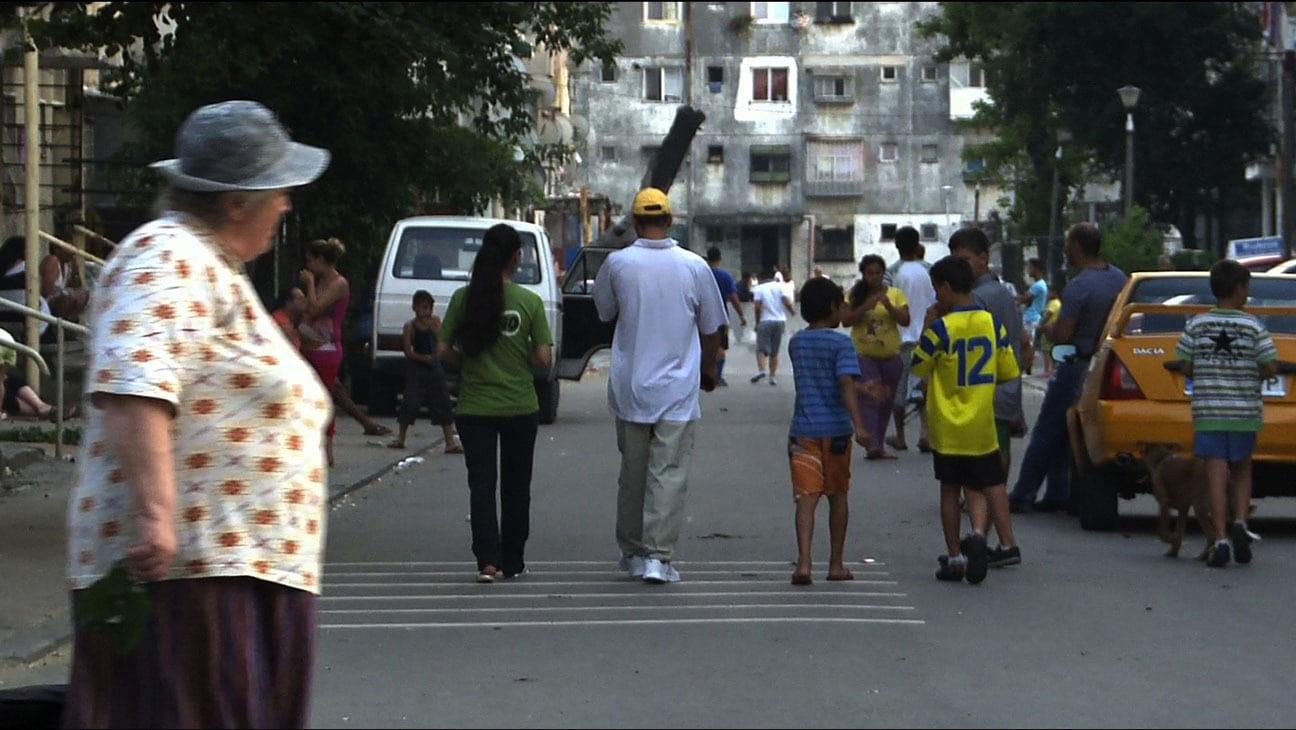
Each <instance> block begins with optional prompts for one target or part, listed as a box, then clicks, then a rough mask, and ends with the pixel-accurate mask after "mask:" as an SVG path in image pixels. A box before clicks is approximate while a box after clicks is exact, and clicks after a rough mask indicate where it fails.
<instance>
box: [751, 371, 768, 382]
mask: <svg viewBox="0 0 1296 730" xmlns="http://www.w3.org/2000/svg"><path fill="white" fill-rule="evenodd" d="M764 379H765V373H756V374H755V375H753V376H752V379H751V381H752V382H753V383H759V382H760V381H762V380H764Z"/></svg>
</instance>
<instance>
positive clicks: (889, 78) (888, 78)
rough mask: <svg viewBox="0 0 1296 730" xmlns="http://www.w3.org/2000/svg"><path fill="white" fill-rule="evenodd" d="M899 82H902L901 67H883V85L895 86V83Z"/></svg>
mask: <svg viewBox="0 0 1296 730" xmlns="http://www.w3.org/2000/svg"><path fill="white" fill-rule="evenodd" d="M899 80H900V67H899V66H883V67H882V81H883V83H888V84H894V83H895V82H897V81H899Z"/></svg>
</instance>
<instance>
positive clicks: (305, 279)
mask: <svg viewBox="0 0 1296 730" xmlns="http://www.w3.org/2000/svg"><path fill="white" fill-rule="evenodd" d="M297 278H298V280H300V281H301V283H302V286H306V287H312V286H315V274H313V273H312V272H311V270H310V269H302V270H301V272H300V273H298V274H297Z"/></svg>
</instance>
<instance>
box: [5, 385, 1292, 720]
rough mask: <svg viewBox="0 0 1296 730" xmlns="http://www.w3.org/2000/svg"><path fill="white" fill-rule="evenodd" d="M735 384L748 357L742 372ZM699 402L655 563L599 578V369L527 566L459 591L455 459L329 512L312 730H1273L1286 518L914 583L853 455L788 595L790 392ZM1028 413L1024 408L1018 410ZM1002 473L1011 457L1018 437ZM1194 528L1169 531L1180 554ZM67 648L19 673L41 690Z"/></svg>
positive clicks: (1053, 544)
mask: <svg viewBox="0 0 1296 730" xmlns="http://www.w3.org/2000/svg"><path fill="white" fill-rule="evenodd" d="M748 367H749V366H748ZM735 369H736V370H738V371H739V372H733V373H732V374H731V377H730V381H731V382H732V383H733V385H732V387H730V388H728V389H725V390H722V391H720V392H718V393H716V394H714V395H710V396H707V397H706V400H705V405H704V408H705V412H706V415H705V416H704V421H703V424H702V427H701V430H700V432H699V435H698V441H697V451H696V454H695V457H694V467H693V477H692V480H691V486H690V493H689V499H688V509H687V514H688V522H687V526H686V528H685V531H684V537H683V540H682V544H681V546H680V548H679V555H678V557H677V561H678V562H677V565H678V566H679V568H680V570H681V573H682V574H683V577H684V582H683V583H681V584H678V585H674V586H666V587H651V586H645V585H643V584H642V583H639V582H636V581H630V580H628V579H626V578H624V577H623V576H621V575H619V574H617V573H616V572H615V562H616V558H617V550H616V545H615V542H614V540H613V523H614V514H615V502H614V500H615V496H616V484H615V479H616V472H617V464H618V456H617V453H616V448H615V441H614V437H613V431H612V428H611V421H610V417H609V416H608V415H607V411H606V408H605V405H604V387H605V386H604V382H605V381H604V380H603V379H602V378H600V377H598V376H592V377H587V379H586V381H585V382H583V383H581V384H579V385H576V386H568V387H566V389H565V390H564V393H563V406H562V412H561V416H560V420H559V423H558V424H557V425H555V426H552V427H544V428H542V430H541V437H540V439H539V443H538V447H537V454H536V469H535V474H536V479H535V484H534V488H533V495H534V496H533V505H532V515H533V518H532V520H533V521H532V539H531V542H530V543H529V546H528V559H529V563H530V566H531V570H532V571H533V572H532V574H531V575H530V576H529V577H528V578H526V579H524V580H522V581H517V582H513V583H507V584H497V585H493V586H478V585H476V584H474V583H473V582H472V577H473V575H472V567H473V566H472V563H471V560H472V556H471V553H470V550H469V530H468V524H467V522H466V521H465V516H466V515H467V513H468V492H467V489H466V486H465V483H464V474H463V468H462V464H461V463H459V462H457V461H454V460H451V459H448V458H446V457H443V456H438V457H436V458H431V459H428V460H427V461H426V462H424V463H423V464H419V465H416V466H413V467H411V468H409V469H406V470H404V471H402V472H400V473H399V474H396V475H393V476H390V477H387V478H385V479H383V480H381V481H380V482H377V483H375V484H373V485H371V486H368V487H366V488H365V489H363V490H361V491H359V492H357V493H355V494H354V495H353V496H352V497H350V498H349V499H348V500H347V501H345V502H343V503H342V504H341V505H339V506H338V507H336V508H335V509H334V513H333V517H332V520H331V524H330V534H329V539H328V561H329V564H328V567H327V570H326V578H325V584H324V590H325V598H324V599H323V600H322V602H321V616H320V623H321V629H320V634H319V642H320V645H319V649H320V650H319V656H318V661H317V666H316V668H315V676H316V680H315V695H314V710H313V713H314V716H313V720H314V723H315V724H316V725H317V726H319V727H428V726H474V727H536V726H576V727H596V726H597V727H614V726H680V725H684V726H724V727H738V726H762V727H763V726H783V727H793V726H797V727H800V726H845V725H849V726H895V725H906V726H912V725H924V726H928V725H931V726H951V725H958V726H964V725H984V726H1092V725H1103V726H1112V725H1131V726H1191V727H1207V726H1209V727H1219V726H1290V725H1291V724H1292V721H1293V718H1294V717H1296V712H1294V710H1296V701H1293V699H1292V694H1291V691H1290V689H1289V686H1290V683H1291V680H1290V677H1291V674H1292V671H1291V670H1292V667H1293V656H1296V638H1294V636H1296V635H1294V634H1293V631H1292V629H1291V615H1292V606H1294V605H1296V583H1294V582H1293V581H1292V580H1291V579H1290V574H1289V573H1288V572H1287V568H1288V567H1289V566H1290V565H1292V561H1293V558H1296V523H1294V522H1293V519H1292V518H1296V503H1293V502H1292V501H1283V500H1270V501H1266V502H1262V503H1260V509H1259V518H1258V519H1257V520H1256V521H1255V527H1256V528H1257V530H1258V531H1259V532H1261V533H1262V534H1263V535H1264V536H1265V541H1264V542H1263V543H1261V544H1260V545H1258V546H1257V554H1256V561H1255V563H1254V564H1252V565H1251V566H1249V567H1245V568H1239V567H1230V568H1228V569H1226V570H1223V571H1210V570H1208V569H1207V568H1205V567H1203V565H1202V564H1200V563H1197V562H1195V561H1193V560H1191V559H1190V558H1182V559H1179V560H1170V559H1167V558H1164V557H1162V553H1163V551H1164V550H1163V546H1162V545H1161V544H1160V543H1158V542H1157V541H1156V538H1155V536H1154V534H1153V524H1152V520H1151V515H1152V513H1153V505H1152V503H1151V502H1150V501H1149V500H1147V499H1146V498H1143V499H1141V500H1140V501H1138V502H1135V503H1133V504H1131V503H1122V510H1123V514H1125V515H1127V516H1126V517H1124V518H1123V519H1122V524H1121V529H1120V530H1119V531H1117V532H1114V533H1103V534H1095V533H1085V532H1082V531H1081V530H1080V529H1079V527H1078V525H1077V524H1076V523H1075V521H1074V520H1072V519H1070V518H1066V517H1063V516H1049V515H1030V516H1025V517H1020V518H1018V521H1017V530H1018V536H1019V541H1020V543H1021V545H1022V548H1023V551H1024V556H1025V564H1024V565H1022V566H1021V567H1017V568H1011V569H1007V570H1003V571H994V572H992V573H991V575H990V577H989V579H988V580H987V581H986V582H985V583H984V584H982V585H980V586H977V587H971V586H968V585H966V584H957V585H950V584H942V583H938V582H937V581H936V580H935V579H934V577H933V573H934V571H935V568H936V563H935V557H936V555H937V554H938V553H939V552H940V550H941V549H942V545H943V543H942V540H941V534H940V528H939V524H938V515H937V502H938V491H937V488H936V485H935V483H934V481H933V479H932V476H931V466H930V462H929V460H928V459H927V458H925V457H923V456H921V455H919V454H918V453H917V452H916V451H910V452H907V453H905V454H904V455H903V457H902V458H901V459H900V460H898V461H895V462H889V463H865V462H863V461H862V460H857V462H856V469H855V478H854V481H853V491H852V496H851V507H852V510H853V514H852V519H851V527H850V536H849V540H848V544H847V555H848V557H849V558H850V559H851V560H852V561H853V568H854V570H855V572H856V576H857V578H858V580H857V581H855V582H854V583H849V584H843V583H832V584H830V583H827V582H825V581H824V580H823V578H824V573H825V572H826V563H825V562H824V559H825V558H826V550H827V534H826V507H823V508H821V513H820V522H819V528H820V529H819V534H817V536H816V549H817V550H818V551H819V552H818V554H817V555H818V558H819V559H818V561H817V562H816V566H815V573H816V584H815V585H814V586H813V587H809V588H793V587H792V586H790V585H788V578H789V576H790V573H791V563H790V561H791V559H792V557H793V556H794V554H795V545H794V540H793V532H792V515H793V513H792V500H791V490H790V487H789V482H788V476H787V464H786V456H785V450H784V443H785V438H786V430H787V423H788V416H789V414H790V411H791V405H792V387H791V378H790V377H787V378H784V379H783V380H782V384H781V385H780V387H779V388H777V389H776V388H771V387H769V386H768V385H764V384H761V385H749V384H748V383H747V382H746V379H745V377H743V374H742V372H741V370H742V367H741V365H739V366H738V367H737V368H735ZM1029 393H1030V394H1029V396H1028V403H1027V406H1028V408H1027V412H1028V414H1030V415H1031V416H1032V417H1033V414H1034V411H1035V409H1037V408H1038V403H1039V398H1040V396H1039V395H1038V393H1036V392H1035V391H1029ZM1014 446H1015V447H1016V452H1017V453H1016V456H1017V457H1018V458H1019V457H1020V454H1021V452H1022V451H1024V448H1025V442H1024V441H1016V442H1015V443H1014ZM1199 539H1200V537H1199V536H1198V535H1197V533H1195V532H1190V534H1189V538H1188V540H1186V542H1185V550H1184V552H1185V553H1186V554H1187V553H1190V552H1193V550H1192V548H1194V547H1195V546H1196V545H1197V544H1198V543H1197V541H1198V540H1199ZM65 661H66V657H65V656H56V657H54V658H52V659H51V660H49V661H47V662H46V663H44V664H42V665H41V666H38V667H35V668H33V669H31V670H29V671H28V672H27V673H25V674H23V675H22V676H18V677H15V676H8V677H0V680H4V681H7V682H10V683H13V682H14V681H15V680H21V679H24V678H25V679H27V680H28V681H42V680H43V679H48V678H57V676H58V674H59V672H60V667H61V666H62V663H63V662H65Z"/></svg>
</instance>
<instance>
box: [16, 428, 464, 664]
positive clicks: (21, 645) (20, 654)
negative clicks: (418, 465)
mask: <svg viewBox="0 0 1296 730" xmlns="http://www.w3.org/2000/svg"><path fill="white" fill-rule="evenodd" d="M444 443H445V439H443V438H438V439H436V440H435V441H433V442H432V443H430V444H428V445H427V446H425V447H423V448H421V449H418V450H417V451H411V452H406V453H404V454H402V456H401V457H400V458H399V459H396V460H395V461H393V462H391V463H390V464H387V465H386V466H384V467H382V468H381V469H378V470H377V471H375V472H374V473H372V474H370V475H369V476H367V477H364V478H362V479H360V480H358V481H356V482H353V483H352V484H349V485H347V486H345V487H343V488H342V489H340V490H338V491H337V492H336V493H333V492H332V490H331V489H330V494H329V497H328V501H327V502H326V504H325V507H326V508H332V507H333V506H334V505H336V504H337V503H338V502H341V501H342V500H343V499H345V498H346V497H348V496H350V495H352V494H354V493H356V492H358V491H360V490H361V489H364V488H365V487H367V486H369V485H370V484H373V483H374V482H376V481H378V480H379V479H382V478H383V477H385V476H387V475H388V474H391V473H392V472H394V471H395V470H396V467H397V466H399V465H400V464H401V462H403V461H404V460H406V459H408V458H410V457H413V456H423V455H425V454H427V453H428V452H430V451H432V450H433V449H435V448H437V447H438V446H441V445H442V444H444ZM70 624H71V616H70V615H69V614H68V611H67V610H66V609H64V610H61V611H59V612H58V613H57V614H56V615H54V616H51V617H50V618H48V619H46V620H45V621H43V622H41V623H40V624H37V625H36V626H35V627H34V628H32V629H30V630H27V631H23V632H21V633H20V634H18V635H15V636H11V637H9V638H7V639H3V640H0V666H2V665H4V664H10V663H19V664H32V663H34V662H38V661H40V660H41V659H44V658H45V657H47V656H49V655H50V654H53V653H54V652H56V651H58V650H59V649H62V648H63V647H65V646H69V645H71V643H72V633H71V632H70V631H69V630H68V626H69V625H70Z"/></svg>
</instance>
